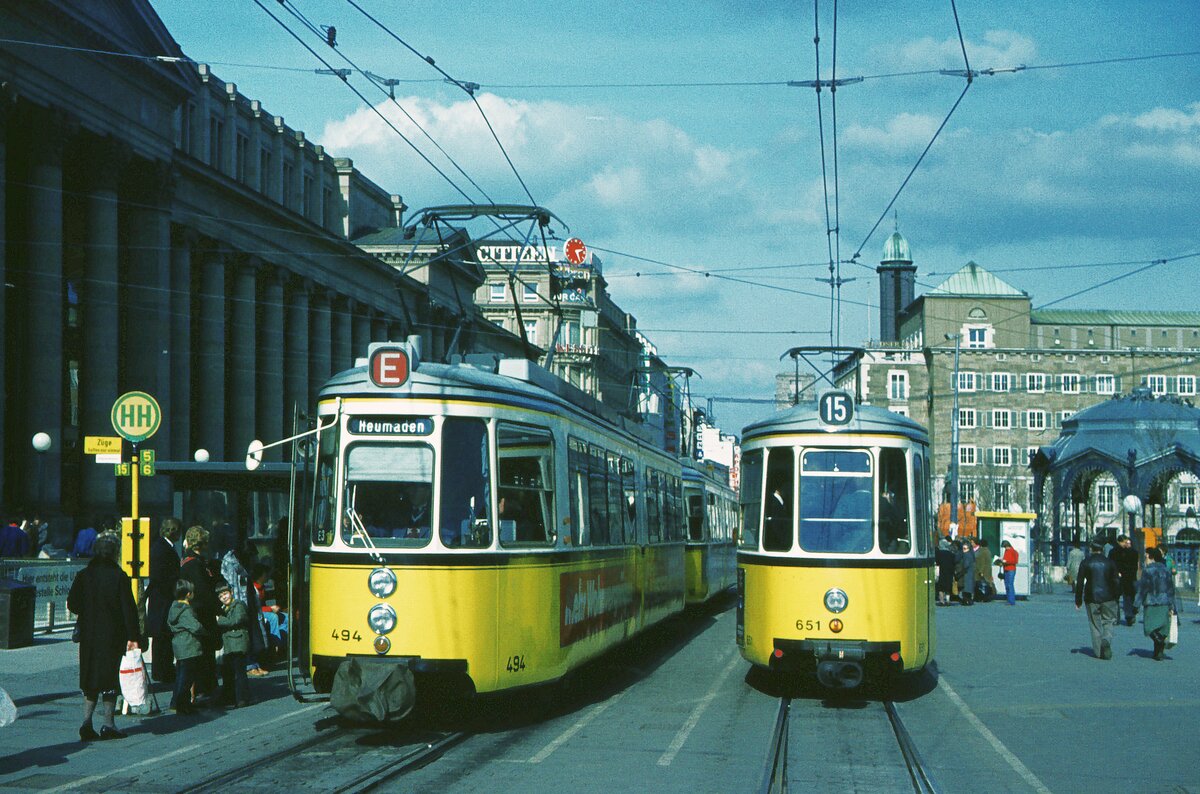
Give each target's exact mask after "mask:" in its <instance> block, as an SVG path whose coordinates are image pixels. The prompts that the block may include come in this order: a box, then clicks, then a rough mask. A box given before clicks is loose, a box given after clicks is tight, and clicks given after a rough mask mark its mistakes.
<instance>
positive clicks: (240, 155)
mask: <svg viewBox="0 0 1200 794" xmlns="http://www.w3.org/2000/svg"><path fill="white" fill-rule="evenodd" d="M249 150H250V139H249V138H247V137H246V136H245V135H242V134H241V133H240V132H239V133H238V136H237V152H236V157H237V162H236V163H234V166H233V175H234V178H236V179H237V181H239V182H242V183H244V182H245V181H246V156H247V152H249Z"/></svg>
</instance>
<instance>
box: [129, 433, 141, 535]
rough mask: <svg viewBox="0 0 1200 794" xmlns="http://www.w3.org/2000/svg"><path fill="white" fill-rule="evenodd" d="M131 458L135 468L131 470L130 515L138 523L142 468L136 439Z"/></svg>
mask: <svg viewBox="0 0 1200 794" xmlns="http://www.w3.org/2000/svg"><path fill="white" fill-rule="evenodd" d="M130 460H132V461H133V468H131V469H130V470H129V477H130V480H129V482H130V485H131V486H132V488H131V492H130V500H129V501H130V506H129V511H130V512H129V515H130V517H131V518H132V519H133V521H134V523H135V524H136V523H137V519H138V469H139V468H140V467H139V465H138V463H139V461H138V445H137V442H136V441H135V442H133V456H132V458H130Z"/></svg>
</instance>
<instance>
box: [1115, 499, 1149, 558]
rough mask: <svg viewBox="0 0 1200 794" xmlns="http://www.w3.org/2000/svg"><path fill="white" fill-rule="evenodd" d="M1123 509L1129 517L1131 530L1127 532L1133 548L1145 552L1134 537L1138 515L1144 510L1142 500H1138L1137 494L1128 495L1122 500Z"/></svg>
mask: <svg viewBox="0 0 1200 794" xmlns="http://www.w3.org/2000/svg"><path fill="white" fill-rule="evenodd" d="M1121 507H1123V508H1124V509H1125V512H1126V513H1127V514H1128V515H1129V529H1128V530H1127V531H1128V533H1129V539H1130V540H1132V541H1133V547H1134V548H1135V549H1141V550H1142V551H1145V549H1144V548H1143V545H1142V544H1139V543H1138V542H1137V541H1136V540H1135V539H1134V536H1133V532H1134V530H1135V529H1136V528H1137V514H1138V511H1140V510H1141V509H1142V500H1141V499H1139V498H1138V495H1137V494H1132V493H1131V494H1126V495H1125V498H1124V499H1122V500H1121Z"/></svg>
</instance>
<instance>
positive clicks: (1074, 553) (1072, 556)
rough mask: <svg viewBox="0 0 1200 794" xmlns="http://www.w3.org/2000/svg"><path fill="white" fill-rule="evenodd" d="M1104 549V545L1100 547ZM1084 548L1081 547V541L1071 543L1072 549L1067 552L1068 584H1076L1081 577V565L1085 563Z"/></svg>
mask: <svg viewBox="0 0 1200 794" xmlns="http://www.w3.org/2000/svg"><path fill="white" fill-rule="evenodd" d="M1100 548H1101V550H1103V549H1104V547H1103V546H1101V547H1100ZM1083 557H1084V554H1083V549H1081V548H1079V541H1075V542H1074V543H1072V544H1071V550H1070V551H1069V552H1067V584H1069V585H1071V586H1074V585H1075V581H1076V580H1077V579H1078V578H1079V566H1080V565H1081V564H1082V563H1083Z"/></svg>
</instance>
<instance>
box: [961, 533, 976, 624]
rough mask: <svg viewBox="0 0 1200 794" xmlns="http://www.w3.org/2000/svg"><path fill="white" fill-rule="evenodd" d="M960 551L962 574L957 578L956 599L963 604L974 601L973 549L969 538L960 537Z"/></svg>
mask: <svg viewBox="0 0 1200 794" xmlns="http://www.w3.org/2000/svg"><path fill="white" fill-rule="evenodd" d="M961 548H962V553H961V554H960V555H959V567H960V569H961V570H962V576H961V577H959V580H958V600H959V601H961V602H962V605H963V606H967V607H969V606H971V604H973V603H975V550H974V549H973V548H972V547H971V540H970V538H963V539H962V547H961Z"/></svg>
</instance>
